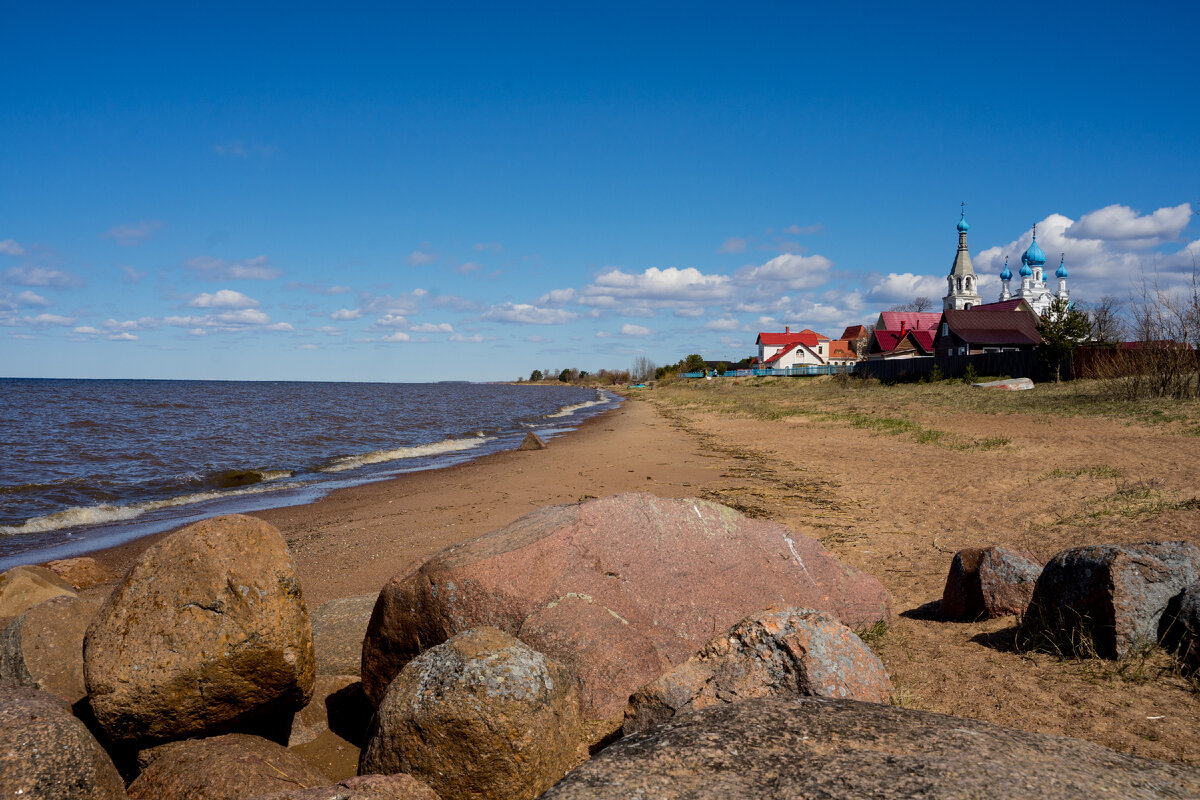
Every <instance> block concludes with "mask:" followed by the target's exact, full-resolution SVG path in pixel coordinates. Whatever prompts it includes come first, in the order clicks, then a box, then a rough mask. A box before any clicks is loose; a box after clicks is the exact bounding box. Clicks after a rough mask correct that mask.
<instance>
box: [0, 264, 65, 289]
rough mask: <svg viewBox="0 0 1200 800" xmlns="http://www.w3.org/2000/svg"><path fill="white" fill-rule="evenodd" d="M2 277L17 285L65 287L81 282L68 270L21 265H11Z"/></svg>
mask: <svg viewBox="0 0 1200 800" xmlns="http://www.w3.org/2000/svg"><path fill="white" fill-rule="evenodd" d="M4 279H5V280H6V281H8V282H9V283H12V284H16V285H17V286H54V287H57V288H65V287H68V286H80V285H82V284H83V281H81V280H80V279H79V278H78V277H76V276H75V275H72V274H71V273H69V272H63V271H62V270H59V269H49V268H47V267H31V266H28V265H26V266H21V267H12V268H11V269H8V270H6V271H5V273H4Z"/></svg>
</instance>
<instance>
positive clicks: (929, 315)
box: [875, 311, 942, 331]
mask: <svg viewBox="0 0 1200 800" xmlns="http://www.w3.org/2000/svg"><path fill="white" fill-rule="evenodd" d="M941 320H942V312H940V311H884V312H883V313H882V314H880V315H879V323H878V324H877V325H876V326H875V327H876V329H879V328H882V329H883V330H885V331H898V330H900V323H901V322H903V323H904V327H905V329H906V330H916V331H935V330H937V326H938V323H939V322H941Z"/></svg>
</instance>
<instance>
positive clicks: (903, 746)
mask: <svg viewBox="0 0 1200 800" xmlns="http://www.w3.org/2000/svg"><path fill="white" fill-rule="evenodd" d="M817 797H820V798H824V799H825V800H861V798H867V797H870V798H895V799H896V800H899V799H900V798H917V797H919V798H922V799H923V800H950V799H951V798H953V799H954V800H965V798H988V800H1029V798H1038V800H1067V799H1068V798H1069V799H1070V800H1096V798H1099V797H1113V798H1117V797H1120V798H1123V799H1125V800H1158V799H1160V798H1175V799H1176V800H1179V799H1181V798H1195V797H1200V769H1197V768H1196V767H1194V766H1185V765H1182V764H1170V763H1166V762H1162V761H1153V760H1150V759H1144V758H1136V757H1134V756H1128V755H1124V754H1122V753H1117V752H1115V751H1112V750H1109V749H1107V748H1104V747H1100V746H1099V745H1095V744H1091V743H1090V742H1084V741H1080V740H1078V739H1068V738H1065V737H1061V736H1050V735H1047V734H1040V733H1027V732H1025V731H1018V730H1012V729H1010V728H1002V727H999V726H997V725H991V724H988V723H986V722H978V721H976V720H970V719H961V718H958V717H949V716H943V715H941V714H931V713H928V712H924V711H914V710H911V709H904V708H897V707H895V706H887V705H881V704H878V703H861V702H857V701H854V700H827V699H821V698H807V697H806V698H791V699H784V698H762V699H757V700H747V701H745V702H741V703H733V704H729V705H719V706H713V707H711V708H707V709H704V710H702V711H697V712H694V713H691V714H683V715H680V716H678V717H676V718H675V719H673V720H671V721H669V722H666V723H664V724H663V725H660V726H658V727H655V728H650V729H649V730H646V731H643V732H642V733H638V734H634V735H633V736H629V737H626V738H624V739H621V740H620V741H618V742H616V743H615V744H613V745H611V746H609V747H608V748H607V749H605V750H603V751H601V752H600V753H599V754H598V755H596V756H594V757H593V758H592V759H591V760H590V761H588V762H586V763H584V764H583V765H581V766H579V767H578V768H576V769H575V770H573V771H572V772H571V773H570V774H568V775H567V776H566V777H565V778H563V779H562V780H561V781H559V782H558V783H557V784H555V786H554V787H553V788H551V789H550V790H549V791H548V792H546V793H545V794H544V795H542V800H585V799H586V800H610V799H611V798H654V800H682V799H683V798H687V800H718V798H719V800H726V799H727V798H739V800H808V799H809V798H817Z"/></svg>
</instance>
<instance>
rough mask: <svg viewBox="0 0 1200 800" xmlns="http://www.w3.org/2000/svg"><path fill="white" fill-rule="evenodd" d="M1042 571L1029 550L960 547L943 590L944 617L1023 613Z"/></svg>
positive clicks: (975, 617) (972, 618)
mask: <svg viewBox="0 0 1200 800" xmlns="http://www.w3.org/2000/svg"><path fill="white" fill-rule="evenodd" d="M1041 574H1042V564H1041V562H1040V561H1038V560H1037V557H1036V556H1034V555H1032V554H1031V553H1022V552H1018V551H1016V550H1009V549H1008V548H1005V547H985V548H977V547H971V548H967V549H965V550H959V551H958V552H957V553H955V554H954V559H953V560H952V561H951V562H950V572H949V574H947V575H946V587H945V589H944V590H943V591H942V605H941V616H942V618H943V619H966V620H974V619H979V618H980V617H1002V616H1005V615H1006V614H1023V613H1025V608H1026V606H1028V605H1029V598H1030V597H1032V596H1033V587H1034V584H1036V583H1037V579H1038V576H1039V575H1041Z"/></svg>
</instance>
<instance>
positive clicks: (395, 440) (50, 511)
mask: <svg viewBox="0 0 1200 800" xmlns="http://www.w3.org/2000/svg"><path fill="white" fill-rule="evenodd" d="M617 402H619V398H618V397H617V396H615V395H613V394H611V393H610V392H606V391H604V390H598V389H594V388H587V387H579V386H568V385H565V384H564V385H562V386H547V385H528V386H521V385H506V384H472V383H432V384H431V383H398V384H394V383H393V384H388V383H300V382H257V381H131V380H113V381H105V380H42V379H10V378H0V569H7V568H8V567H10V566H13V565H14V564H20V563H32V562H38V561H45V560H49V559H52V558H62V557H65V556H70V555H78V554H80V553H84V552H88V551H89V550H94V549H98V548H100V547H108V546H111V545H113V544H119V543H121V542H124V541H128V540H130V539H133V538H137V537H139V536H144V535H147V534H149V533H154V532H158V531H162V530H166V529H169V528H171V527H174V526H176V525H179V524H183V523H185V522H191V521H194V520H197V519H203V518H205V517H209V516H213V515H215V514H222V513H231V512H242V511H249V510H254V509H260V508H269V507H277V506H283V505H292V504H297V503H304V502H310V501H312V500H314V499H316V498H317V497H319V496H320V495H322V494H324V493H325V492H328V491H329V490H331V489H334V488H339V487H342V486H350V485H354V484H357V483H364V482H367V481H374V480H381V479H384V478H388V477H391V476H394V475H398V474H400V473H403V472H412V471H417V470H426V469H435V468H439V467H444V466H449V465H452V464H457V463H461V462H463V461H466V460H468V459H471V458H476V457H478V456H481V455H484V454H487V453H492V452H496V451H498V450H505V449H511V448H514V447H516V446H517V445H518V444H520V442H521V440H522V439H523V438H524V436H525V434H526V433H528V432H529V431H531V430H532V431H535V432H537V433H538V435H539V436H542V437H547V436H549V437H552V436H555V435H557V434H559V433H562V432H563V431H565V430H569V429H571V428H572V427H574V426H575V425H577V424H578V423H579V422H581V421H582V420H583V419H586V418H587V417H589V416H593V415H595V414H597V413H600V412H601V411H603V410H605V408H608V407H611V406H612V405H613V404H615V403H617Z"/></svg>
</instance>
